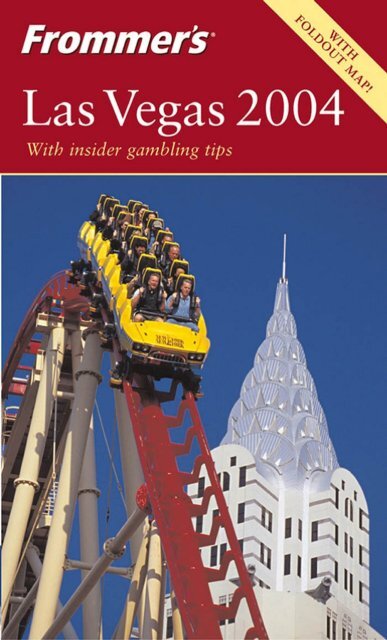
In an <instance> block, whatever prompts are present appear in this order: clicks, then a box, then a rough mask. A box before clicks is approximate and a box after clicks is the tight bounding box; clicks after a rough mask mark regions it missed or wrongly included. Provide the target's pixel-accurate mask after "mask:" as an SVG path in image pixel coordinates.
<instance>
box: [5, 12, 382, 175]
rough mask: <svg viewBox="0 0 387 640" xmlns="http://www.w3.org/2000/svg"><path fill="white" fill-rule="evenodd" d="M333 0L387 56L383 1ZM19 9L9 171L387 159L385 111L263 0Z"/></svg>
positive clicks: (227, 169) (180, 169) (9, 62)
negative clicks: (361, 6) (360, 7)
mask: <svg viewBox="0 0 387 640" xmlns="http://www.w3.org/2000/svg"><path fill="white" fill-rule="evenodd" d="M319 4H320V6H321V7H322V8H324V9H325V10H326V11H329V14H330V16H331V17H332V18H334V19H335V21H336V22H338V23H339V24H340V25H341V26H342V27H343V29H345V31H346V32H348V33H350V34H351V36H352V37H353V38H354V39H355V40H356V41H357V42H358V43H359V44H360V45H361V46H362V47H363V49H365V50H366V52H367V54H368V55H369V56H371V57H372V58H373V60H374V61H375V62H376V63H377V64H378V65H380V67H382V68H385V67H386V51H385V47H383V42H384V41H385V39H384V38H385V34H384V32H383V25H384V24H385V21H384V17H385V16H384V15H383V13H384V11H385V9H384V5H383V3H382V2H378V1H376V0H370V2H369V3H368V5H367V12H366V14H365V15H364V12H360V11H357V10H356V9H354V7H353V3H350V2H349V0H343V2H341V3H337V4H336V5H335V6H331V5H329V3H327V2H320V3H319ZM324 5H325V6H324ZM7 14H8V15H7V25H8V26H7V28H6V29H4V32H3V34H2V40H1V47H2V53H1V55H2V61H3V68H4V71H3V86H4V93H3V99H2V107H1V109H2V117H1V125H2V132H1V139H2V146H3V152H2V160H1V162H2V164H1V170H2V171H3V172H4V173H9V172H23V173H25V172H28V173H35V172H37V173H38V172H45V173H46V172H47V173H63V172H65V173H68V172H71V173H77V172H81V173H151V172H157V173H174V172H177V173H201V172H203V173H262V172H265V173H292V172H297V173H319V172H328V173H341V172H351V173H352V172H372V173H374V172H382V171H383V170H384V169H385V163H384V158H383V156H384V155H385V154H384V153H383V149H384V148H385V142H384V144H383V140H384V141H385V138H384V136H385V124H384V122H383V120H382V119H381V118H380V117H378V115H377V114H376V113H375V112H374V111H373V110H372V109H370V107H369V106H368V105H367V104H366V103H365V102H364V101H363V100H362V98H361V97H359V95H356V94H355V93H354V91H353V90H352V89H351V87H349V86H348V85H347V84H346V82H344V81H343V80H342V79H341V78H339V77H338V76H337V75H336V74H335V73H334V72H333V71H332V69H330V68H329V67H328V66H327V65H326V64H325V63H324V62H323V61H322V60H321V59H320V58H319V57H318V56H316V54H315V53H314V52H313V51H312V50H311V49H310V48H309V47H308V46H307V45H306V44H305V42H303V41H302V40H301V39H300V38H299V37H297V35H296V34H295V33H293V31H292V30H291V29H289V27H288V26H287V25H286V24H285V23H284V22H283V21H282V20H281V19H280V18H279V17H278V16H277V15H276V14H275V13H274V12H273V11H272V9H271V8H270V7H269V6H268V5H267V4H265V2H264V1H263V0H260V1H259V2H256V1H253V0H247V1H246V2H244V3H243V4H240V3H239V4H236V5H225V3H221V2H219V1H218V0H215V1H213V2H211V3H205V2H204V1H203V0H198V1H197V2H195V3H180V2H176V1H172V2H169V3H168V5H167V7H166V6H165V5H162V4H160V3H156V2H153V1H151V2H148V3H142V4H140V3H137V4H131V5H129V4H128V3H123V2H113V3H110V4H99V5H97V4H94V3H93V4H91V3H75V2H73V0H70V1H68V2H67V3H66V5H65V6H63V9H62V10H61V11H58V5H55V4H54V3H52V2H46V1H44V2H40V3H39V5H34V4H32V3H25V6H24V7H22V8H21V7H20V6H19V5H17V4H16V3H13V4H12V5H11V6H9V7H8V8H7ZM327 39H328V41H329V40H330V39H331V43H330V46H331V48H332V47H333V44H334V36H333V35H332V34H328V35H327ZM336 45H337V42H336Z"/></svg>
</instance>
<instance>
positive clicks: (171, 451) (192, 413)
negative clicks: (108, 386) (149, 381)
mask: <svg viewBox="0 0 387 640" xmlns="http://www.w3.org/2000/svg"><path fill="white" fill-rule="evenodd" d="M124 393H125V396H126V400H127V403H128V408H129V411H130V415H131V419H132V424H133V429H134V434H135V437H136V442H137V448H138V451H139V456H140V460H141V464H142V467H143V472H144V477H145V482H146V485H147V488H148V492H149V498H150V501H151V504H152V509H153V515H154V517H155V519H156V521H157V525H158V528H159V532H160V537H161V541H162V544H163V548H164V552H165V555H166V559H167V563H168V568H169V571H170V573H171V580H172V583H173V588H174V590H175V593H176V598H177V601H178V604H179V609H180V613H181V616H182V619H183V623H184V626H185V630H186V633H187V637H188V638H190V640H216V639H221V638H222V633H221V629H220V624H219V623H220V620H225V619H231V618H235V615H236V611H237V609H238V606H239V603H240V601H241V600H242V599H243V598H245V599H246V602H247V605H248V609H249V611H250V615H251V619H252V626H251V628H249V629H248V631H247V633H246V636H245V638H259V639H260V640H266V639H267V637H268V636H267V633H266V629H265V626H264V623H263V620H262V617H261V614H260V611H259V607H258V604H257V601H256V598H255V594H254V591H253V588H252V584H251V582H250V579H249V576H248V573H247V569H246V566H245V563H244V560H243V556H242V553H241V550H240V547H239V543H238V540H237V537H236V534H235V531H234V527H233V524H232V521H231V518H230V515H229V512H228V508H227V505H226V501H225V498H224V495H223V492H222V489H221V487H220V485H219V481H218V477H217V474H216V471H215V467H214V463H213V460H212V458H211V453H210V450H209V447H208V443H207V439H206V436H205V434H204V430H203V426H202V423H201V420H200V416H199V413H198V410H197V407H196V403H195V399H194V397H193V395H192V394H191V393H187V394H186V397H185V399H183V400H182V401H181V404H180V407H179V410H178V413H177V416H167V415H165V414H164V413H163V411H162V409H161V407H160V406H159V405H158V402H157V399H156V397H155V399H154V402H153V401H152V399H150V398H149V391H148V392H146V394H144V400H145V402H144V404H147V406H144V404H143V402H142V397H141V392H140V391H139V390H134V389H133V388H132V386H131V385H130V384H129V383H128V382H126V383H124ZM187 413H188V415H189V417H190V422H191V426H190V427H189V428H188V430H187V431H186V433H185V441H184V443H183V444H175V443H173V442H172V441H171V439H170V436H169V433H168V430H169V429H170V428H177V427H183V423H184V421H185V418H186V415H187ZM195 441H196V442H197V443H198V445H199V449H200V454H199V456H198V457H197V458H196V460H195V462H194V466H193V470H192V473H186V472H182V471H180V470H179V467H178V463H177V459H178V458H179V457H180V456H182V455H187V454H189V452H190V451H191V449H192V445H193V444H194V442H195ZM203 465H204V466H205V469H206V471H207V475H208V479H209V486H207V488H206V490H205V492H204V496H203V500H202V502H201V504H195V503H194V502H192V500H191V498H190V496H189V495H188V494H187V493H186V491H185V487H186V486H187V485H189V484H193V483H196V482H197V481H198V479H199V473H200V469H201V467H202V466H203ZM212 496H214V497H215V500H216V503H217V507H218V510H219V515H218V516H216V517H215V518H214V520H213V524H212V527H211V531H210V533H209V534H208V535H205V534H199V533H197V532H196V531H195V530H194V528H193V525H192V518H193V517H195V516H198V515H203V514H205V513H207V509H208V504H209V500H210V498H211V497H212ZM221 527H223V528H224V530H225V532H226V536H227V539H228V544H229V547H230V548H229V550H228V551H226V553H225V554H224V556H223V558H222V562H221V564H220V568H219V569H212V568H209V567H205V566H204V565H203V562H202V557H201V553H200V547H202V546H207V545H211V544H215V543H216V538H217V534H218V531H219V529H220V528H221ZM231 562H234V563H235V565H236V568H237V572H238V575H239V582H240V584H239V586H238V588H237V589H236V591H235V592H234V595H233V599H232V601H231V603H230V605H229V606H221V605H216V604H214V602H213V601H212V597H211V592H210V588H209V583H210V582H212V581H215V580H223V579H225V577H226V573H227V569H228V566H229V564H230V563H231Z"/></svg>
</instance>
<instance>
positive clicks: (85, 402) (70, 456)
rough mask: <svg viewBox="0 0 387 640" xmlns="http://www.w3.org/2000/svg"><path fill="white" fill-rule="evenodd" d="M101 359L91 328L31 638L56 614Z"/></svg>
mask: <svg viewBox="0 0 387 640" xmlns="http://www.w3.org/2000/svg"><path fill="white" fill-rule="evenodd" d="M101 358H102V349H101V347H100V340H99V336H98V333H96V332H94V331H89V332H88V335H87V338H86V342H85V350H84V355H83V359H82V367H81V369H80V370H78V371H77V374H76V378H77V380H76V387H75V390H74V392H75V397H74V403H73V407H72V412H71V417H70V421H69V428H68V432H67V435H66V444H65V450H64V455H63V462H62V467H61V471H60V480H59V487H58V494H57V497H56V502H55V509H54V514H53V518H52V523H51V527H50V531H49V534H48V540H47V546H46V552H45V556H44V562H43V571H42V575H41V579H40V584H39V589H38V594H37V598H36V604H35V611H34V616H33V619H32V625H31V631H30V638H42V636H43V634H44V633H45V631H46V630H47V629H48V627H49V626H50V625H51V624H52V621H53V620H54V617H55V610H56V605H57V602H58V598H59V592H60V588H61V584H62V577H63V571H64V569H63V566H64V562H65V556H66V551H67V546H68V543H69V538H70V534H71V527H72V522H73V517H74V511H75V506H76V500H77V494H78V488H79V480H80V476H81V470H82V463H83V458H84V453H85V449H86V443H87V437H88V433H89V425H90V417H91V415H92V412H93V406H94V402H95V396H96V391H97V386H98V384H99V382H100V381H101V375H100V373H99V371H100V365H101Z"/></svg>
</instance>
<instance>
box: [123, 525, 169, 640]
mask: <svg viewBox="0 0 387 640" xmlns="http://www.w3.org/2000/svg"><path fill="white" fill-rule="evenodd" d="M149 537H150V525H149V521H148V520H146V521H145V524H144V527H143V538H142V543H141V546H140V550H139V552H138V556H137V561H136V566H135V568H134V571H133V575H132V581H131V584H130V589H129V593H128V596H127V598H126V602H125V606H124V611H123V614H122V616H121V619H120V621H119V623H118V625H117V628H116V630H115V632H114V634H113V640H118V639H120V640H130V638H131V635H132V629H133V623H134V619H135V617H136V614H137V609H138V607H139V605H140V601H141V597H142V593H143V589H144V584H145V578H146V574H147V571H148V554H149ZM160 637H161V636H160Z"/></svg>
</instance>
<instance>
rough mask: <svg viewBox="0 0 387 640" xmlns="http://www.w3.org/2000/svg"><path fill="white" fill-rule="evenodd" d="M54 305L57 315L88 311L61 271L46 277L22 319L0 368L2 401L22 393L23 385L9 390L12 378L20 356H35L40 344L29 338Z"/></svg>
mask: <svg viewBox="0 0 387 640" xmlns="http://www.w3.org/2000/svg"><path fill="white" fill-rule="evenodd" d="M54 306H56V307H58V310H59V313H60V315H62V314H64V313H70V314H71V313H78V312H79V311H83V310H86V309H87V308H88V301H87V300H85V298H82V297H81V296H80V295H79V289H78V287H76V286H74V285H71V284H69V283H68V282H67V276H66V273H65V271H60V272H59V273H56V274H55V275H54V276H52V278H50V280H49V281H48V282H47V283H46V284H45V285H44V287H42V289H41V290H40V291H39V293H38V295H37V296H36V298H35V300H34V301H33V303H32V304H31V306H30V308H29V309H28V311H27V313H26V315H25V317H24V320H23V323H22V324H21V326H20V328H19V331H18V333H17V335H16V338H15V340H14V341H13V344H12V347H11V349H10V352H9V354H8V358H7V361H6V363H5V366H4V369H3V381H2V398H6V397H7V396H8V394H9V393H10V392H15V391H16V392H18V391H20V392H21V393H23V389H22V386H23V385H20V389H18V387H12V379H13V377H14V375H15V372H16V371H17V370H18V369H19V368H20V366H19V364H20V361H21V358H22V356H23V354H24V353H35V354H36V353H37V351H38V349H39V346H40V343H39V342H38V341H37V340H33V339H32V338H33V335H34V333H35V324H36V317H37V315H38V313H41V312H43V311H49V310H50V309H52V307H54ZM24 386H25V385H24Z"/></svg>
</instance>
